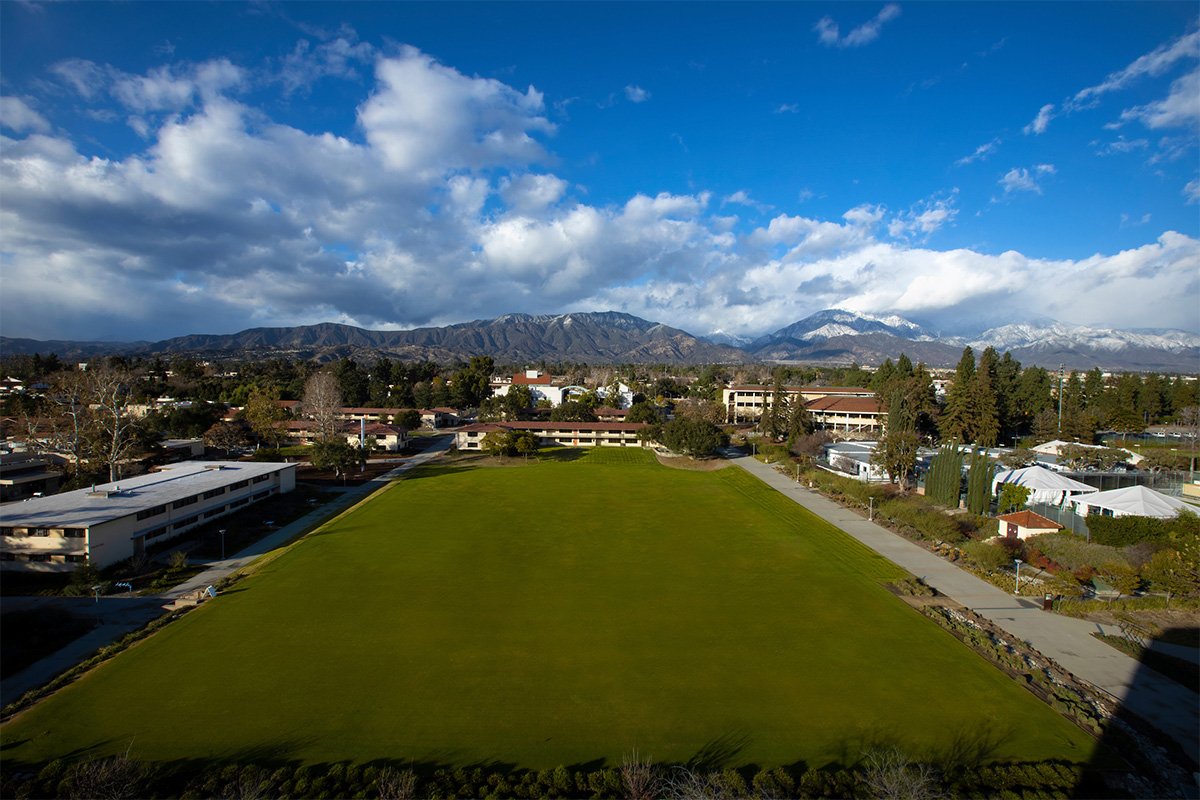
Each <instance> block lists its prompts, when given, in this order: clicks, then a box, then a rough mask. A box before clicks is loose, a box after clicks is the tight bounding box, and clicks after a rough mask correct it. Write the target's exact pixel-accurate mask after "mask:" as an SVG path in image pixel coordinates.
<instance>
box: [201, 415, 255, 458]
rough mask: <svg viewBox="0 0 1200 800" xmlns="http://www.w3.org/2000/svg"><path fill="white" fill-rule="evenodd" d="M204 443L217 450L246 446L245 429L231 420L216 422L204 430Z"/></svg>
mask: <svg viewBox="0 0 1200 800" xmlns="http://www.w3.org/2000/svg"><path fill="white" fill-rule="evenodd" d="M204 444H205V446H207V447H215V448H216V449H218V450H226V451H228V450H236V449H237V448H239V447H245V446H246V444H247V439H246V431H245V429H244V428H243V427H242V426H241V425H237V424H235V423H233V422H218V423H216V424H215V425H213V426H212V427H211V428H209V429H208V430H206V431H205V432H204Z"/></svg>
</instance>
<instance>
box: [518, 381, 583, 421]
mask: <svg viewBox="0 0 1200 800" xmlns="http://www.w3.org/2000/svg"><path fill="white" fill-rule="evenodd" d="M509 391H512V390H511V389H510V390H509ZM550 421H551V422H599V421H600V418H599V417H597V416H596V414H595V413H594V412H593V411H592V410H591V409H590V408H588V407H587V406H585V405H583V404H581V403H578V402H576V401H574V400H568V401H567V402H565V403H563V404H561V405H559V406H558V408H555V409H554V410H553V411H551V412H550Z"/></svg>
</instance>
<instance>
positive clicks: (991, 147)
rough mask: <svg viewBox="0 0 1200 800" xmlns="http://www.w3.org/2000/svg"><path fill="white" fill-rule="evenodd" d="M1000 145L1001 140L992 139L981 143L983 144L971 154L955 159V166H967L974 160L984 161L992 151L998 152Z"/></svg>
mask: <svg viewBox="0 0 1200 800" xmlns="http://www.w3.org/2000/svg"><path fill="white" fill-rule="evenodd" d="M999 146H1000V140H999V139H992V140H991V141H990V142H987V143H986V144H981V145H979V147H976V148H975V152H974V153H972V154H971V155H969V156H963V157H962V158H960V159H959V160H958V161H955V162H954V166H956V167H965V166H966V165H967V164H970V163H971V162H972V161H984V160H986V159H987V157H988V156H990V155H991V154H992V153H994V152H996V148H997V147H999Z"/></svg>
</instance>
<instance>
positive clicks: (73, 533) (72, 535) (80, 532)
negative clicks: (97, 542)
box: [63, 528, 87, 539]
mask: <svg viewBox="0 0 1200 800" xmlns="http://www.w3.org/2000/svg"><path fill="white" fill-rule="evenodd" d="M85 536H87V528H63V537H64V538H66V539H82V538H83V537H85Z"/></svg>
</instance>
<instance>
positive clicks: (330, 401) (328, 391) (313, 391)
mask: <svg viewBox="0 0 1200 800" xmlns="http://www.w3.org/2000/svg"><path fill="white" fill-rule="evenodd" d="M346 360H347V361H348V360H349V359H346ZM350 363H352V364H353V362H350ZM300 407H301V408H302V409H303V411H304V415H305V416H306V417H308V418H309V419H311V420H312V421H313V422H314V423H315V425H316V429H317V438H318V441H321V442H329V441H331V440H332V439H333V438H334V437H335V436H336V435H337V434H338V433H339V432H340V431H341V429H342V418H341V408H342V392H341V389H340V388H339V387H338V379H337V377H336V376H335V375H334V374H333V373H331V372H328V371H323V372H318V373H317V374H316V375H313V376H312V377H311V378H309V379H308V380H307V381H305V383H304V399H303V400H301V401H300Z"/></svg>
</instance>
